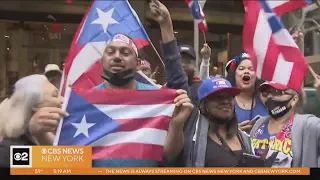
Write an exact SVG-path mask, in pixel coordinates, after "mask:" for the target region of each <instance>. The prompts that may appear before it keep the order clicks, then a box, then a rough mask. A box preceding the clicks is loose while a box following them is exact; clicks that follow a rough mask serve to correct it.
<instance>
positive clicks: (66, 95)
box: [53, 81, 71, 146]
mask: <svg viewBox="0 0 320 180" xmlns="http://www.w3.org/2000/svg"><path fill="white" fill-rule="evenodd" d="M70 94H71V82H70V81H69V82H68V84H67V86H66V88H65V93H64V97H63V104H62V108H61V109H62V110H63V111H66V110H67V106H68V102H69V98H70ZM63 120H64V118H63V117H62V118H61V119H60V122H59V125H58V128H57V131H56V136H55V138H54V141H53V145H54V146H57V145H58V142H59V137H60V133H61V127H62V124H63Z"/></svg>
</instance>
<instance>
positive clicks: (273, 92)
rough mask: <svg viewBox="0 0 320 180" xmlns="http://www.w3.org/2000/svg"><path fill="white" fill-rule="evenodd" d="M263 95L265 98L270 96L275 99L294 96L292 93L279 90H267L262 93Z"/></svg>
mask: <svg viewBox="0 0 320 180" xmlns="http://www.w3.org/2000/svg"><path fill="white" fill-rule="evenodd" d="M261 95H262V96H263V97H268V96H269V95H271V96H274V97H279V96H283V95H292V96H293V95H294V94H291V93H288V92H286V91H282V90H278V89H267V90H266V91H263V92H261Z"/></svg>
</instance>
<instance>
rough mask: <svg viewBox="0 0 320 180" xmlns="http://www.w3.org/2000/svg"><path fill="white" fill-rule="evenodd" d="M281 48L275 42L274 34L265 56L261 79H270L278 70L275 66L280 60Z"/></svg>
mask: <svg viewBox="0 0 320 180" xmlns="http://www.w3.org/2000/svg"><path fill="white" fill-rule="evenodd" d="M278 57H279V50H278V47H277V45H276V44H275V42H274V40H273V38H272V35H271V38H270V41H269V45H268V49H267V53H266V56H265V58H264V63H263V68H262V72H261V77H260V78H261V79H264V80H269V79H272V78H273V73H274V71H275V70H276V69H275V66H276V64H277V62H278Z"/></svg>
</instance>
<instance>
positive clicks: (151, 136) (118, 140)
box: [54, 88, 176, 167]
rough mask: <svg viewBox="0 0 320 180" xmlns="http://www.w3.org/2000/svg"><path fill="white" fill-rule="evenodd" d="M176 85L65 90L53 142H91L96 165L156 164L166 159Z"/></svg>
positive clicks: (146, 165) (56, 143)
mask: <svg viewBox="0 0 320 180" xmlns="http://www.w3.org/2000/svg"><path fill="white" fill-rule="evenodd" d="M175 97H176V91H175V90H173V89H162V90H146V91H141V90H140V91H139V90H129V89H125V90H107V89H72V90H71V89H70V88H67V91H66V98H67V99H68V101H67V102H66V111H67V112H68V113H69V116H68V117H66V118H64V119H63V121H62V123H60V125H59V127H58V130H57V134H56V140H55V143H54V144H55V145H90V146H93V153H92V159H93V165H94V166H99V167H101V166H103V167H108V166H110V167H115V166H119V164H121V166H127V167H128V166H143V167H148V166H154V165H156V163H158V162H159V161H161V160H162V155H163V149H164V143H165V140H166V137H167V131H168V127H169V123H170V120H171V119H172V114H173V111H174V108H175V103H174V101H173V100H174V98H175Z"/></svg>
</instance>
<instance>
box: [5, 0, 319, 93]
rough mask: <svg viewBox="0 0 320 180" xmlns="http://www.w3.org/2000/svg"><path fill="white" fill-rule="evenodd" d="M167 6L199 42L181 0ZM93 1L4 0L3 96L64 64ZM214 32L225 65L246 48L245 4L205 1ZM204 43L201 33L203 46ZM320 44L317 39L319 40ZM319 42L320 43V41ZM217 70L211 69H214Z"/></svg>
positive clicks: (143, 11) (184, 33) (135, 2)
mask: <svg viewBox="0 0 320 180" xmlns="http://www.w3.org/2000/svg"><path fill="white" fill-rule="evenodd" d="M162 2H163V3H164V4H165V5H166V6H167V7H168V9H169V11H170V14H171V17H172V20H173V25H174V31H175V35H176V38H177V40H178V43H179V44H181V45H182V44H188V45H194V43H195V42H194V23H193V19H192V16H191V13H190V10H189V9H188V7H187V5H186V4H184V2H183V1H182V0H181V1H175V0H162ZM90 3H91V1H89V0H84V1H74V2H72V3H71V4H67V3H66V2H65V1H42V2H41V4H40V3H39V1H4V2H2V6H1V7H0V37H1V36H2V38H0V61H1V62H0V75H1V76H0V97H5V96H7V95H10V93H11V91H12V89H11V87H12V85H13V84H14V83H15V81H16V80H17V79H19V78H21V77H23V76H26V75H30V74H33V73H42V72H43V71H44V67H45V65H46V64H48V63H55V64H59V65H60V67H61V68H63V62H64V60H65V58H66V56H67V54H68V50H69V47H70V44H71V42H72V39H73V36H74V34H75V32H76V31H77V28H78V25H79V23H80V21H81V19H82V18H83V15H84V13H85V12H86V10H87V9H88V7H89V5H90ZM130 3H131V5H132V7H133V8H134V9H135V11H136V12H137V14H138V16H139V18H140V20H141V21H142V23H143V25H144V27H145V29H146V31H147V33H148V35H149V37H150V39H151V41H152V42H153V45H154V46H155V48H156V50H157V51H158V52H159V54H161V52H160V48H159V43H160V40H161V39H160V30H159V26H158V25H157V24H156V23H155V22H154V21H153V20H152V18H151V14H150V11H149V6H148V1H147V0H130ZM204 13H205V15H206V21H207V23H208V26H209V32H208V33H206V34H205V36H206V41H207V43H208V44H209V45H210V47H211V48H212V57H211V64H212V65H216V66H218V67H219V68H220V71H221V73H223V72H222V70H223V69H224V68H223V67H224V66H223V65H224V64H225V63H226V62H227V60H229V59H231V58H232V57H234V56H236V55H239V54H240V53H241V52H242V51H243V49H242V35H241V34H242V25H243V16H244V11H243V6H242V2H241V1H211V0H210V1H207V2H206V4H205V6H204ZM312 36H313V39H318V41H317V42H316V41H314V40H312V42H311V43H312V44H313V46H314V47H318V48H314V49H313V50H312V55H313V54H315V53H316V54H319V51H320V50H319V43H320V39H319V36H318V35H317V34H313V35H312ZM203 43H204V38H203V35H202V34H201V33H200V34H199V47H198V49H199V50H200V49H201V47H202V44H203ZM317 43H318V44H317ZM316 45H317V46H316ZM144 52H145V53H144V54H146V55H147V59H148V60H149V61H150V62H151V64H152V67H153V68H156V67H157V66H158V67H159V69H160V72H159V74H158V76H157V79H158V80H159V81H163V79H164V78H163V76H164V69H163V67H162V65H161V62H160V60H159V58H158V56H157V54H156V53H155V51H154V50H153V48H152V47H147V48H145V49H144ZM211 69H212V68H211Z"/></svg>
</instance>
